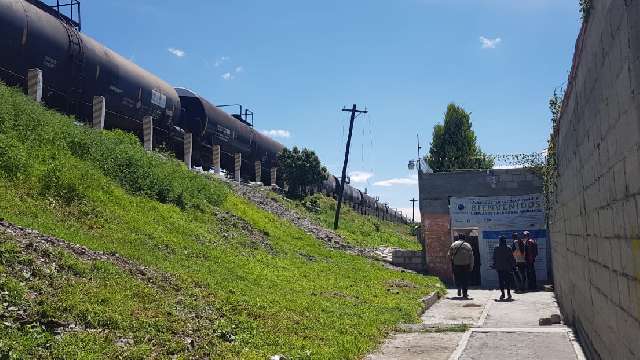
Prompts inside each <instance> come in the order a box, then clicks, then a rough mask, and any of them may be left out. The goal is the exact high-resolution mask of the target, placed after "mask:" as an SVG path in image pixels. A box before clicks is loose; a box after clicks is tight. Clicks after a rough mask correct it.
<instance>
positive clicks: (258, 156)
mask: <svg viewBox="0 0 640 360" xmlns="http://www.w3.org/2000/svg"><path fill="white" fill-rule="evenodd" d="M176 92H177V93H178V95H179V96H180V103H181V105H182V118H183V122H185V123H186V124H189V125H188V128H189V131H191V132H192V134H193V143H194V159H193V160H194V164H195V165H196V166H202V168H203V169H204V170H209V169H211V168H212V166H213V146H214V145H220V150H221V156H220V165H221V167H222V168H223V169H226V170H228V171H233V169H234V167H235V157H234V156H235V154H237V153H240V154H242V166H241V174H240V175H241V177H242V178H244V179H256V173H255V166H254V164H255V162H256V161H260V162H261V164H262V166H263V167H265V169H264V171H262V172H261V181H262V182H263V183H265V184H269V183H270V182H271V180H270V178H269V177H270V169H271V168H272V167H274V166H276V164H277V156H278V154H279V153H280V152H281V151H282V149H284V146H283V145H282V144H280V143H278V142H276V141H274V140H272V139H271V138H269V137H267V136H265V135H263V134H261V133H260V132H258V131H256V130H255V129H254V128H253V127H252V126H250V125H249V124H246V123H245V122H243V121H240V120H238V119H237V118H235V117H232V116H230V115H229V114H227V113H226V112H224V111H222V110H220V109H219V108H217V107H216V106H215V105H214V104H212V103H211V102H209V101H208V100H207V99H205V98H203V97H201V96H199V95H198V94H196V93H195V92H193V91H191V90H188V89H184V88H176ZM196 144H197V146H198V147H199V149H195V146H196Z"/></svg>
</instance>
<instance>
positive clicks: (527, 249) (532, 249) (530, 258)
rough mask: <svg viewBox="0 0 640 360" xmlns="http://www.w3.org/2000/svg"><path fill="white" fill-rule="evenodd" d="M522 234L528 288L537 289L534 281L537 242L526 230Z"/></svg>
mask: <svg viewBox="0 0 640 360" xmlns="http://www.w3.org/2000/svg"><path fill="white" fill-rule="evenodd" d="M523 235H524V258H525V261H526V263H527V280H528V283H529V290H537V289H538V284H537V281H536V266H535V265H536V264H535V263H536V257H538V244H537V243H536V241H535V240H533V239H532V238H531V235H530V234H529V232H528V231H525V232H524V233H523Z"/></svg>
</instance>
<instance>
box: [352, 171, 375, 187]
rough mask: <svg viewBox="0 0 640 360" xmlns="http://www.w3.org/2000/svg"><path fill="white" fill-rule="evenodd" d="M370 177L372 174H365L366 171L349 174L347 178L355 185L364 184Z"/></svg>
mask: <svg viewBox="0 0 640 360" xmlns="http://www.w3.org/2000/svg"><path fill="white" fill-rule="evenodd" d="M372 176H373V174H372V173H369V172H366V171H352V172H351V173H350V174H349V177H350V178H351V182H352V183H355V184H364V183H366V182H367V181H368V180H369V179H370V178H371V177H372Z"/></svg>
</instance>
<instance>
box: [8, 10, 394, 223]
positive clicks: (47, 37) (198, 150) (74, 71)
mask: <svg viewBox="0 0 640 360" xmlns="http://www.w3.org/2000/svg"><path fill="white" fill-rule="evenodd" d="M59 4H60V2H59V1H57V5H59ZM64 5H65V6H69V7H71V9H72V11H73V9H74V6H76V7H77V11H76V14H77V15H79V14H80V4H79V1H78V0H68V1H67V2H66V3H65V4H64ZM0 34H2V36H0V80H2V81H3V82H4V83H5V84H8V85H10V86H19V87H23V88H26V86H27V73H28V71H29V70H30V69H40V70H41V71H42V78H43V88H42V101H43V103H44V104H45V105H47V106H48V107H51V108H53V109H56V110H58V111H60V112H63V113H66V114H69V115H73V116H75V117H76V118H77V119H78V120H80V121H88V120H89V119H91V118H92V113H93V105H92V102H93V97H94V96H103V97H104V99H105V107H106V112H105V118H104V128H106V129H122V130H125V131H129V132H132V133H135V134H136V135H137V136H138V137H140V138H142V137H143V126H142V123H143V118H144V117H149V116H150V117H152V119H153V146H154V147H158V146H162V147H165V148H167V149H169V150H171V151H173V152H174V153H175V154H176V156H177V157H182V156H183V151H184V150H183V146H182V145H183V141H184V133H190V134H192V143H193V148H192V162H191V163H192V165H193V166H194V167H201V168H203V169H204V170H209V169H210V168H211V167H212V164H213V155H212V154H213V152H212V149H213V147H214V145H219V146H220V167H221V168H222V169H225V170H227V171H233V169H234V168H235V162H236V159H235V157H234V154H238V153H240V154H242V157H241V158H242V160H241V161H242V166H241V174H240V177H241V178H243V179H252V180H260V181H262V182H263V183H266V184H269V183H270V182H271V178H270V177H269V176H268V175H269V173H270V171H269V170H270V169H271V168H275V167H277V155H278V153H279V152H280V151H281V150H282V149H283V148H284V146H283V145H282V144H280V143H278V142H276V141H274V140H272V139H271V138H270V137H267V136H265V135H263V134H261V133H260V132H259V131H256V130H255V129H254V128H253V124H252V123H251V122H249V121H248V120H249V119H248V118H247V113H246V112H245V114H242V111H240V114H233V115H229V114H228V113H226V112H225V111H222V110H221V109H220V108H219V107H217V106H216V105H214V104H213V103H211V102H210V101H208V100H207V99H204V98H203V97H201V96H199V95H197V94H196V93H194V92H193V91H190V90H188V89H183V88H174V87H173V86H171V85H169V84H168V83H167V82H165V81H163V80H162V79H160V78H159V77H157V76H155V75H154V74H152V73H150V72H148V71H146V70H144V69H142V68H141V67H139V66H138V65H136V64H135V63H133V62H132V61H130V60H127V59H125V58H124V57H122V56H121V55H119V54H117V53H116V52H114V51H112V50H110V49H109V48H107V47H105V46H104V45H102V44H100V43H98V42H97V41H96V40H94V39H92V38H91V37H89V36H87V35H85V34H83V33H82V32H80V22H79V21H77V20H76V19H74V17H73V15H72V16H68V15H65V14H63V13H62V12H61V11H60V8H59V6H58V7H56V6H55V5H52V6H50V5H47V4H46V3H44V2H42V1H39V0H0ZM256 162H260V164H261V168H262V169H265V171H261V172H260V179H257V178H256V174H257V170H256V167H255V166H254V164H255V163H256ZM339 189H340V186H339V180H338V179H337V178H336V177H335V176H329V178H328V179H327V180H325V181H324V182H323V183H322V185H321V186H320V188H319V189H316V191H321V192H323V193H325V194H326V195H328V196H333V197H336V195H337V191H338V190H339ZM343 198H344V201H345V202H346V203H348V204H350V205H351V206H352V207H353V208H354V209H357V210H359V211H361V212H363V213H367V214H372V215H378V216H380V217H384V218H386V219H389V220H392V221H398V222H406V219H405V218H404V217H403V216H402V215H401V214H399V213H398V212H396V211H395V210H393V209H389V208H388V206H385V205H383V204H380V203H378V201H377V200H376V199H374V198H372V197H371V196H369V195H367V194H366V193H363V192H361V191H360V190H358V189H356V188H354V187H352V186H350V185H348V184H345V189H344V197H343Z"/></svg>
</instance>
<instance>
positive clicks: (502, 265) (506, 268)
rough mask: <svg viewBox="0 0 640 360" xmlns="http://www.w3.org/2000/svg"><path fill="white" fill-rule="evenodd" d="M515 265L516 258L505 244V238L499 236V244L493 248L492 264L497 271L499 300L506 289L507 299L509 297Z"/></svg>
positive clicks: (502, 297) (509, 298)
mask: <svg viewBox="0 0 640 360" xmlns="http://www.w3.org/2000/svg"><path fill="white" fill-rule="evenodd" d="M515 266H516V259H515V258H514V257H513V252H512V251H511V248H510V247H508V246H507V238H505V237H504V236H500V240H499V245H498V246H496V247H495V249H493V266H492V268H493V269H495V270H496V271H497V272H498V282H499V283H500V292H502V295H500V300H504V291H505V290H507V300H512V298H511V284H512V282H513V268H514V267H515Z"/></svg>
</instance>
